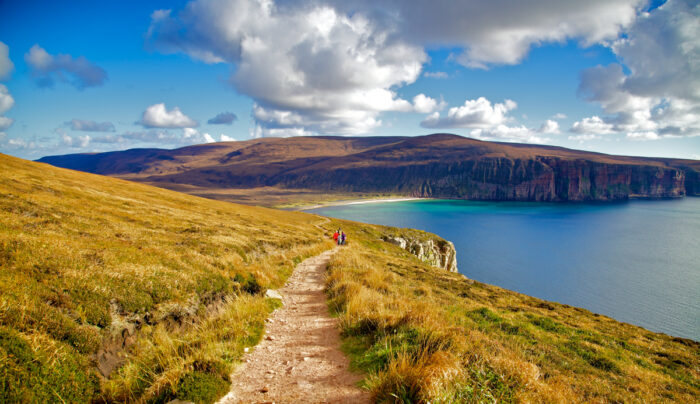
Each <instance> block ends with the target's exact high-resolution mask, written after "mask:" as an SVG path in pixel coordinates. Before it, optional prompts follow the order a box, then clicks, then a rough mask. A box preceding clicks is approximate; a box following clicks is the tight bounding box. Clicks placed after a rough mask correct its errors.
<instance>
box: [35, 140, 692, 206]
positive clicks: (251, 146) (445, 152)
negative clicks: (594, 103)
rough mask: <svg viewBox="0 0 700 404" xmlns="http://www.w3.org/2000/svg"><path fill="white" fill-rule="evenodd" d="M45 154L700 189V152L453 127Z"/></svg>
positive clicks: (170, 170) (479, 186)
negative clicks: (604, 150)
mask: <svg viewBox="0 0 700 404" xmlns="http://www.w3.org/2000/svg"><path fill="white" fill-rule="evenodd" d="M39 161H40V162H44V163H49V164H52V165H55V166H59V167H64V168H71V169H75V170H79V171H86V172H91V173H96V174H104V175H111V176H117V177H121V178H125V179H130V180H135V181H140V182H147V183H149V184H153V185H157V186H161V187H164V188H173V187H176V186H193V187H197V188H199V189H202V188H204V189H253V188H260V187H278V188H281V189H288V190H295V189H307V190H315V191H318V192H344V193H348V194H353V193H384V194H394V195H406V196H416V197H432V198H451V199H472V200H500V201H550V202H565V201H613V200H624V199H628V198H671V197H683V196H685V195H700V161H697V160H682V159H668V158H646V157H628V156H614V155H607V154H601V153H592V152H584V151H578V150H572V149H566V148H562V147H555V146H537V145H530V144H516V143H497V142H485V141H479V140H475V139H470V138H465V137H461V136H457V135H451V134H433V135H427V136H417V137H330V136H324V137H293V138H263V139H254V140H249V141H240V142H224V143H215V144H205V145H196V146H189V147H183V148H180V149H175V150H163V149H132V150H125V151H117V152H108V153H97V154H69V155H63V156H47V157H44V158H42V159H40V160H39Z"/></svg>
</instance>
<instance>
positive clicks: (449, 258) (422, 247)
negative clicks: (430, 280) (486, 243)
mask: <svg viewBox="0 0 700 404" xmlns="http://www.w3.org/2000/svg"><path fill="white" fill-rule="evenodd" d="M426 235H428V238H426ZM430 236H433V237H430ZM382 240H383V241H386V242H388V243H391V244H394V245H397V246H399V247H401V248H403V249H404V250H406V251H408V252H410V253H411V254H413V255H415V256H416V257H418V259H420V260H421V261H423V262H425V263H426V264H429V265H432V266H434V267H437V268H440V269H444V270H446V271H448V272H457V251H456V250H455V246H454V244H453V243H452V242H451V241H447V240H445V239H442V238H440V237H437V236H434V235H431V234H429V233H426V234H425V235H423V236H422V237H420V236H416V235H411V234H405V233H401V234H393V235H383V236H382Z"/></svg>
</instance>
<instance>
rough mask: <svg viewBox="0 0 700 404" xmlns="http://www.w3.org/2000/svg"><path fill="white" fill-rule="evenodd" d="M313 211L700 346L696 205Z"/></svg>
mask: <svg viewBox="0 0 700 404" xmlns="http://www.w3.org/2000/svg"><path fill="white" fill-rule="evenodd" d="M310 212H313V213H318V214H321V215H326V216H332V217H337V218H343V219H350V220H356V221H361V222H367V223H375V224H383V225H390V226H398V227H411V228H416V229H421V230H426V231H429V232H432V233H435V234H438V235H440V236H442V237H444V238H446V239H448V240H451V241H452V242H454V244H455V247H456V249H457V260H458V261H457V262H458V265H459V271H460V272H461V273H463V274H464V275H466V276H467V277H469V278H471V279H475V280H478V281H481V282H486V283H490V284H493V285H498V286H500V287H503V288H506V289H511V290H515V291H518V292H522V293H525V294H528V295H531V296H536V297H539V298H542V299H546V300H552V301H557V302H560V303H565V304H570V305H573V306H579V307H584V308H586V309H588V310H591V311H593V312H596V313H601V314H605V315H608V316H610V317H613V318H615V319H617V320H620V321H624V322H627V323H632V324H636V325H639V326H642V327H645V328H647V329H649V330H652V331H658V332H664V333H667V334H670V335H673V336H679V337H686V338H692V339H694V340H696V341H700V198H684V199H678V200H660V201H629V202H623V203H611V204H553V203H522V202H514V203H511V202H470V201H450V200H421V201H404V202H391V203H370V204H358V205H344V206H331V207H324V208H319V209H314V210H311V211H310ZM349 237H352V235H349Z"/></svg>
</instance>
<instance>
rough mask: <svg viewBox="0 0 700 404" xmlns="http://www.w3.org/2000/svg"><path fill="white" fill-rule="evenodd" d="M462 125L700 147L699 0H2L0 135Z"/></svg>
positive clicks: (295, 132)
mask: <svg viewBox="0 0 700 404" xmlns="http://www.w3.org/2000/svg"><path fill="white" fill-rule="evenodd" d="M438 132H439V133H455V134H459V135H463V136H468V137H472V138H476V139H482V140H494V141H505V142H521V143H539V144H551V145H558V146H564V147H569V148H575V149H581V150H590V151H597V152H603V153H611V154H623V155H638V156H658V157H679V158H693V159H700V2H698V1H697V0H695V1H686V0H669V1H665V2H664V1H651V2H649V1H640V0H587V1H579V0H572V1H569V0H532V1H527V2H523V1H506V0H490V1H488V2H484V1H471V0H463V1H452V0H427V1H423V0H413V1H404V0H384V1H379V2H378V1H372V0H359V1H328V0H193V1H136V0H134V1H111V2H108V1H85V0H74V1H67V0H53V1H50V2H46V1H36V0H17V1H13V0H3V1H0V152H2V153H6V154H10V155H14V156H18V157H22V158H28V159H37V158H40V157H42V156H46V155H56V154H66V153H86V152H102V151H111V150H124V149H129V148H137V147H138V148H141V147H158V148H176V147H182V146H186V145H191V144H199V143H208V142H218V141H239V140H248V139H251V138H255V137H261V136H313V135H343V136H348V135H353V136H379V135H382V136H417V135H426V134H430V133H438Z"/></svg>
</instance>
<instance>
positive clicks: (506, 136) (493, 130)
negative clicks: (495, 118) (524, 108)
mask: <svg viewBox="0 0 700 404" xmlns="http://www.w3.org/2000/svg"><path fill="white" fill-rule="evenodd" d="M540 135H542V133H541V132H539V131H538V130H533V129H530V128H528V127H525V126H523V125H519V126H507V125H503V124H499V125H496V126H493V127H490V128H485V129H475V130H473V131H471V132H470V133H469V136H471V137H474V138H477V139H481V140H491V141H506V142H521V143H536V144H543V143H547V142H548V141H549V140H550V139H548V138H544V137H542V136H540Z"/></svg>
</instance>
